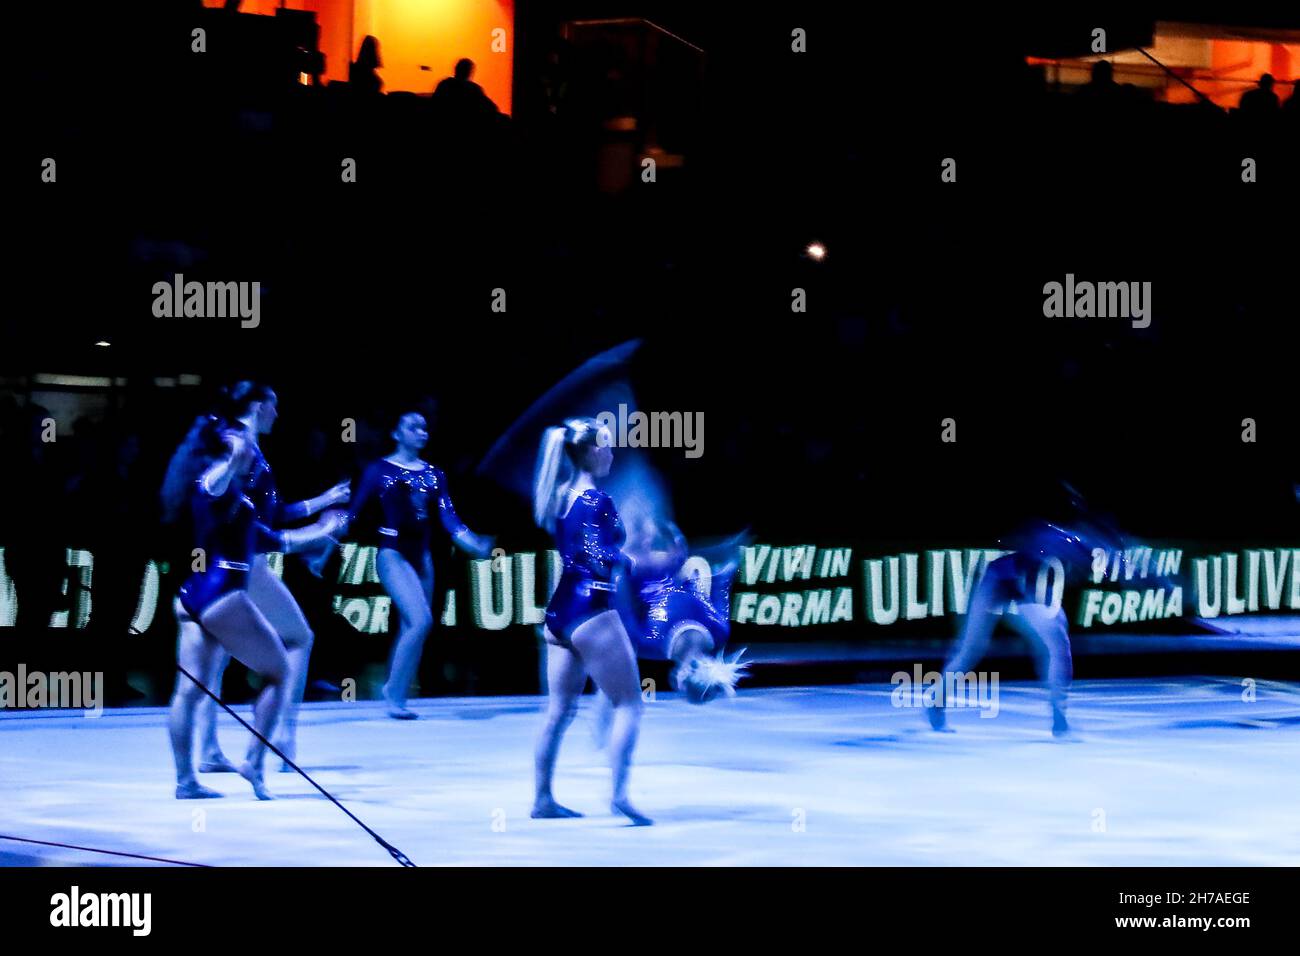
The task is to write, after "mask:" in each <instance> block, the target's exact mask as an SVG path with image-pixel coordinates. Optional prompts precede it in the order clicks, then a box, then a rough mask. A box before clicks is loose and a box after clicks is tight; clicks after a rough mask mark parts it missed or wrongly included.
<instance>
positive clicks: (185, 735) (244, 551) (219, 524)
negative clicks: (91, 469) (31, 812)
mask: <svg viewBox="0 0 1300 956" xmlns="http://www.w3.org/2000/svg"><path fill="white" fill-rule="evenodd" d="M253 461H254V452H253V446H252V443H251V442H249V441H248V439H247V436H246V435H245V433H244V431H243V429H242V428H239V427H232V425H231V423H228V422H226V421H224V420H222V419H220V418H218V417H217V416H203V417H201V418H199V419H198V421H196V422H195V424H194V426H193V427H192V428H191V429H190V432H189V434H188V435H187V436H186V438H185V441H184V442H183V443H182V444H181V446H180V448H178V449H177V451H176V453H175V454H174V455H173V456H172V460H171V463H170V465H169V466H168V469H167V477H166V480H165V481H164V484H163V495H162V497H163V507H164V517H165V518H168V519H170V520H174V519H175V518H176V517H177V516H178V515H179V514H180V513H181V512H182V511H184V510H188V511H189V513H190V514H191V516H192V518H193V522H194V533H195V542H196V545H197V546H196V547H195V549H194V551H193V553H192V558H193V563H192V565H191V569H192V572H193V573H192V574H191V575H190V577H189V578H188V579H187V580H186V581H185V583H184V584H183V585H182V586H181V589H180V594H179V603H180V604H181V606H182V608H183V617H184V618H186V619H187V620H185V621H182V622H181V623H182V626H181V629H180V636H179V639H178V641H177V657H178V662H179V664H180V665H181V667H183V668H184V669H185V670H186V671H188V672H189V673H190V674H192V675H194V676H195V677H197V678H198V679H199V680H200V681H203V682H204V683H205V684H207V683H208V682H210V681H212V680H213V679H214V677H215V676H216V672H217V669H218V666H219V665H220V663H221V660H222V652H223V650H224V651H225V652H228V653H229V654H230V655H231V656H233V657H236V658H238V659H239V660H240V661H242V662H243V663H244V664H245V665H247V666H248V668H249V669H250V670H252V671H254V672H255V673H257V674H258V675H260V677H261V679H262V689H261V691H260V692H259V693H258V696H257V701H256V703H255V704H254V707H253V725H254V727H255V728H256V729H257V731H258V733H259V734H260V735H261V737H262V738H268V739H269V738H270V736H271V734H272V733H274V731H275V727H276V724H277V722H278V721H279V719H280V716H281V712H282V710H283V707H284V704H285V701H286V699H287V698H286V693H287V687H286V685H287V683H288V680H289V676H290V670H289V660H288V657H287V655H286V652H285V648H284V644H283V643H282V642H281V640H280V638H279V636H278V635H277V634H276V632H275V630H274V628H273V627H272V626H271V625H270V624H269V623H268V622H267V620H266V618H265V616H263V615H262V613H261V612H260V611H259V610H258V608H257V605H256V604H255V603H254V602H253V599H252V598H251V596H250V595H249V592H248V588H249V569H250V567H251V566H252V562H253V560H254V558H255V556H256V555H257V554H258V553H259V552H260V551H270V550H276V551H284V552H293V551H301V550H304V549H308V548H312V547H315V546H317V545H319V543H320V542H321V541H322V540H323V539H325V538H327V537H331V536H332V535H333V534H334V532H336V531H337V530H339V528H341V527H342V523H343V522H342V519H341V518H339V517H337V516H330V517H328V518H325V519H322V520H321V521H318V522H316V524H314V525H311V526H309V527H306V528H300V529H295V530H292V531H284V532H279V533H277V532H273V531H271V530H270V529H269V528H267V527H266V525H264V524H263V523H262V522H260V521H259V520H258V517H257V512H256V506H255V505H254V503H253V501H252V499H250V498H249V497H248V495H247V490H248V486H247V479H248V476H249V473H250V470H251V468H252V464H253ZM189 620H192V621H194V622H197V624H198V625H199V626H198V627H197V628H195V627H189V626H187V622H188V621H189ZM201 696H203V691H202V689H201V688H200V687H198V686H197V685H196V684H195V683H194V682H193V681H191V680H190V679H189V678H188V677H186V676H185V675H184V674H179V673H178V675H177V679H176V689H175V692H174V693H173V695H172V702H171V712H170V715H169V719H168V728H169V731H170V734H171V742H172V753H173V756H174V757H175V760H176V797H177V799H182V800H183V799H196V798H205V797H219V796H221V794H220V793H218V792H217V791H215V790H211V789H209V788H207V787H204V786H202V785H201V784H200V783H199V782H198V780H197V778H196V777H195V775H194V764H193V758H192V751H193V738H194V721H195V709H196V706H197V704H198V701H199V699H200V697H201ZM265 756H266V745H265V744H263V743H262V740H261V739H260V738H258V737H254V738H253V739H252V741H251V742H250V744H249V748H248V753H247V758H246V760H245V762H244V764H243V766H241V767H240V768H239V773H240V775H241V776H243V777H244V779H246V780H247V781H248V782H249V783H250V784H251V785H252V787H253V792H254V794H255V795H256V796H257V797H258V799H261V800H269V799H271V795H270V794H269V793H268V792H267V790H266V787H265V784H264V782H263V777H262V765H263V762H264V759H265Z"/></svg>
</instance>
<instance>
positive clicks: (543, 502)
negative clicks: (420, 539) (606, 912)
mask: <svg viewBox="0 0 1300 956" xmlns="http://www.w3.org/2000/svg"><path fill="white" fill-rule="evenodd" d="M612 444H613V440H612V436H611V435H610V433H609V430H608V429H606V428H604V427H603V426H601V425H600V424H599V423H598V422H597V421H596V420H595V419H591V418H575V419H570V420H569V421H568V422H566V423H565V424H564V425H563V426H557V427H554V428H548V429H547V430H546V433H545V435H544V436H543V438H542V446H541V451H540V453H539V455H538V460H537V469H536V472H535V475H534V481H533V509H534V517H535V519H536V520H537V523H538V525H540V526H541V527H542V528H544V529H546V530H547V531H550V532H551V533H552V534H554V535H555V544H556V547H557V548H559V551H560V557H561V558H562V560H563V562H564V570H563V572H562V574H561V575H560V581H559V585H558V587H557V588H556V591H555V594H554V595H553V596H552V598H551V602H550V604H549V605H548V606H547V609H546V624H545V627H544V628H543V636H544V638H545V641H546V644H547V647H546V674H547V697H548V706H547V715H546V721H545V723H544V724H543V726H542V731H541V734H540V735H539V737H538V740H537V749H536V752H535V755H534V772H535V781H534V782H535V785H536V797H535V799H534V802H533V810H532V816H533V817H535V818H536V817H575V816H580V815H581V814H579V813H577V812H576V811H573V810H570V809H568V808H567V807H564V806H561V805H560V804H559V803H557V802H556V800H555V798H554V796H553V795H552V793H551V781H552V778H553V777H554V774H555V760H556V757H557V756H558V754H559V748H560V740H561V738H562V737H563V736H564V731H565V729H566V728H567V727H568V725H569V724H570V723H571V722H572V720H573V715H574V713H575V712H576V710H577V706H578V698H579V697H580V696H581V694H582V689H583V687H584V686H585V685H586V682H587V677H588V676H590V677H591V678H592V679H593V680H594V681H595V683H596V686H597V688H599V690H600V691H601V693H603V694H604V695H605V696H606V697H608V698H609V701H610V704H611V705H612V708H613V713H612V717H611V720H610V724H611V731H610V760H611V763H612V765H613V776H614V793H613V799H612V801H611V809H613V811H614V812H616V813H621V814H623V815H624V816H626V817H627V818H628V819H630V820H631V821H632V822H633V824H635V825H639V826H644V825H647V824H649V823H651V820H650V819H649V818H648V817H646V816H645V815H644V814H642V813H640V812H639V811H638V810H637V809H636V808H635V807H633V806H632V803H631V802H630V800H629V799H628V794H627V782H628V775H629V772H630V770H631V766H632V752H633V750H634V749H635V748H636V740H637V734H638V731H639V728H640V724H641V685H640V675H639V674H638V672H637V666H636V654H635V652H634V651H633V649H632V641H631V639H630V638H629V637H628V633H627V629H626V627H625V625H624V622H623V619H622V618H621V617H620V615H619V612H618V610H617V608H616V606H615V600H614V599H615V590H614V588H615V583H614V572H615V570H616V568H618V567H621V566H622V565H623V564H624V563H625V562H626V561H627V557H626V556H625V555H624V554H623V553H622V551H621V546H622V544H623V541H624V539H625V534H624V531H623V525H622V522H621V521H620V520H619V517H618V511H617V509H615V507H614V503H613V501H612V500H611V499H610V497H609V495H607V494H605V493H604V492H603V491H601V490H600V489H599V488H597V487H596V481H597V479H600V478H603V477H605V476H606V475H608V474H609V469H610V466H611V465H612V464H613V461H614V452H613V449H612V448H611V447H610V446H611V445H612Z"/></svg>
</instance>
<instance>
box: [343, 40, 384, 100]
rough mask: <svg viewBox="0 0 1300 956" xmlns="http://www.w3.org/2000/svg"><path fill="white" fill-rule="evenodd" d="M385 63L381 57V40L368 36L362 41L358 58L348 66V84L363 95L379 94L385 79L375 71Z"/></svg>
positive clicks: (354, 91) (355, 91)
mask: <svg viewBox="0 0 1300 956" xmlns="http://www.w3.org/2000/svg"><path fill="white" fill-rule="evenodd" d="M383 65H384V64H383V61H382V60H381V59H380V58H379V41H378V40H377V39H376V38H375V37H372V36H367V37H366V38H365V39H363V40H362V41H361V50H360V51H359V52H358V53H357V58H356V60H355V61H353V63H352V65H351V66H350V67H348V86H350V87H351V88H352V92H353V93H357V94H359V95H362V96H377V95H378V94H379V93H380V92H382V90H383V87H384V81H383V80H381V79H380V78H379V74H378V73H377V72H375V71H376V70H378V69H379V68H380V67H382V66H383Z"/></svg>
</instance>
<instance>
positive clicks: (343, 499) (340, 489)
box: [322, 481, 352, 508]
mask: <svg viewBox="0 0 1300 956" xmlns="http://www.w3.org/2000/svg"><path fill="white" fill-rule="evenodd" d="M322 497H323V498H324V499H325V507H326V508H328V507H330V506H331V505H342V504H346V503H347V501H348V499H349V498H351V497H352V483H351V482H350V481H340V482H339V483H338V484H337V485H335V486H334V487H333V488H331V489H330V490H329V491H327V492H325V494H324V495H322Z"/></svg>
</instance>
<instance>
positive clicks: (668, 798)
mask: <svg viewBox="0 0 1300 956" xmlns="http://www.w3.org/2000/svg"><path fill="white" fill-rule="evenodd" d="M890 691H891V688H890V686H889V685H865V686H853V687H814V688H794V689H769V690H751V691H742V692H741V694H740V696H739V697H738V698H737V699H735V700H733V701H723V702H719V703H713V704H709V705H707V706H705V707H703V708H697V707H692V706H690V705H689V704H687V703H685V702H684V701H681V700H677V699H674V698H672V697H671V696H670V695H661V697H660V698H659V699H658V700H656V701H653V702H651V703H649V704H647V705H646V713H645V720H644V723H643V726H642V735H641V743H640V747H639V750H638V760H637V766H636V769H635V771H634V774H633V784H632V795H633V798H634V800H635V801H636V802H637V803H638V805H639V806H640V808H641V809H642V810H643V811H644V812H645V813H647V814H649V815H650V816H652V817H654V818H655V820H656V825H655V826H653V827H646V828H633V827H628V826H625V825H624V822H623V820H622V819H621V818H615V817H613V816H611V815H610V814H609V812H608V808H607V807H608V787H609V774H608V771H607V769H606V766H605V763H604V760H603V758H602V756H601V754H600V753H599V752H597V751H596V749H595V747H594V744H593V741H592V733H591V727H592V721H591V716H590V714H591V707H590V705H591V702H592V699H591V698H590V697H587V698H584V702H583V712H582V714H581V715H580V716H579V718H578V720H577V721H575V723H574V724H573V726H572V728H571V729H570V731H569V735H568V737H567V738H566V741H565V746H564V749H563V751H562V752H561V756H560V766H559V771H558V774H557V780H556V796H557V798H558V799H559V800H560V801H561V802H563V803H566V804H568V805H569V806H571V807H573V808H575V809H577V810H581V811H583V812H584V813H586V814H587V816H586V817H584V818H583V819H580V820H531V819H529V817H528V810H529V807H530V803H531V798H532V746H533V740H534V735H535V733H536V730H537V727H538V723H539V719H540V706H541V700H540V699H539V698H522V697H510V698H477V699H437V700H422V701H418V702H416V703H415V705H414V706H415V709H416V710H417V711H418V712H419V713H420V715H421V718H422V719H421V720H418V721H409V722H398V721H393V720H389V719H387V718H386V717H384V715H383V712H382V710H381V709H380V708H379V706H378V705H376V704H371V703H355V704H344V703H338V704H315V705H309V706H308V707H306V708H305V709H304V711H303V714H302V720H301V728H300V743H299V748H300V754H301V758H302V763H303V765H304V767H305V768H306V769H307V770H308V771H309V772H311V773H312V774H313V775H314V776H315V777H316V778H317V779H318V780H319V782H320V783H321V784H322V785H323V786H325V787H326V788H327V789H329V790H330V791H331V792H332V793H334V795H335V796H336V797H337V798H338V799H339V800H341V801H342V802H343V803H344V804H345V805H346V806H347V807H348V808H349V809H351V810H352V811H353V812H354V813H356V814H357V816H359V817H360V818H361V819H362V820H364V821H365V822H366V823H367V824H368V825H369V826H371V827H372V828H374V829H375V830H376V831H377V832H379V833H380V834H381V835H382V836H384V837H385V838H386V839H387V840H389V841H390V842H391V843H393V844H395V845H396V846H398V847H399V848H401V849H402V850H403V851H405V852H406V853H407V854H408V855H409V856H410V857H411V858H412V859H413V860H414V861H415V862H416V863H417V864H419V865H422V866H436V865H511V866H519V865H535V864H540V865H597V866H602V865H616V866H622V865H649V866H655V865H697V864H704V865H742V866H744V865H903V866H915V865H936V864H937V865H944V864H953V865H961V866H982V865H1016V864H1027V865H1064V864H1079V865H1086V866H1119V865H1173V866H1179V865H1248V866H1249V865H1284V864H1286V865H1294V864H1295V863H1297V862H1298V861H1300V813H1297V812H1296V806H1297V803H1296V801H1297V799H1298V797H1300V746H1297V744H1298V743H1300V686H1297V685H1292V684H1278V683H1267V682H1261V683H1260V684H1259V685H1258V687H1257V688H1256V694H1257V699H1256V700H1255V701H1254V702H1245V701H1243V700H1242V686H1241V684H1240V683H1239V682H1236V681H1231V680H1222V679H1197V678H1190V679H1189V678H1179V679H1170V680H1163V681H1150V680H1141V681H1138V680H1121V681H1087V682H1079V683H1077V684H1076V685H1075V689H1074V695H1073V698H1072V703H1071V711H1070V714H1071V718H1072V720H1073V722H1074V724H1075V727H1076V736H1077V739H1076V740H1075V741H1073V742H1058V741H1054V740H1053V739H1052V737H1051V736H1050V734H1049V733H1048V731H1047V725H1048V721H1047V712H1046V711H1047V705H1046V701H1045V698H1044V695H1043V692H1042V691H1041V690H1040V689H1038V688H1036V687H1033V686H1028V685H1019V684H1017V685H1009V684H1004V685H1003V686H1002V688H1001V701H1000V703H1001V710H1000V713H999V714H998V716H997V717H996V718H994V719H985V718H981V717H979V716H978V712H976V711H973V710H966V711H953V712H952V726H953V727H955V728H956V732H955V733H952V734H935V733H932V732H931V731H930V730H929V728H928V725H927V724H926V722H925V718H924V714H923V713H922V712H921V711H920V710H918V709H899V708H895V707H893V706H891V703H890ZM246 710H247V708H244V709H242V710H241V713H243V712H246ZM222 719H223V724H222V740H223V744H224V746H225V749H226V752H227V753H228V754H229V755H230V756H232V757H235V756H236V755H237V754H239V753H240V752H241V751H242V748H243V744H244V740H245V735H244V732H243V731H242V730H241V729H240V728H239V727H238V725H237V724H235V723H234V721H233V720H231V719H230V718H229V716H227V715H223V717H222ZM164 720H165V711H163V710H161V709H157V708H136V709H123V710H116V711H108V712H105V714H104V716H103V717H102V718H100V719H98V720H87V719H85V718H83V717H81V716H79V715H72V714H71V713H70V712H45V713H33V712H9V713H5V714H3V716H0V834H4V835H6V836H10V837H22V838H26V839H29V840H42V841H47V842H55V843H66V844H77V845H80V846H84V847H94V848H98V849H101V850H115V851H118V852H122V853H135V854H144V855H148V856H154V857H162V858H167V859H172V860H181V861H189V862H193V863H205V864H213V865H219V866H299V865H347V866H353V865H355V866H393V865H395V864H394V863H393V862H392V860H391V858H390V857H389V856H388V854H387V853H386V852H385V851H384V850H382V849H381V848H380V847H379V846H378V845H377V844H376V843H375V842H374V841H372V840H371V839H370V837H369V836H367V835H366V834H365V833H364V832H363V831H362V830H361V829H360V828H359V827H358V826H356V824H354V823H353V822H352V821H350V820H349V819H347V817H346V816H344V814H343V813H341V812H340V811H339V810H338V808H337V807H335V806H333V805H332V804H330V803H329V802H328V801H327V800H325V799H324V798H323V797H321V796H320V795H319V794H318V793H317V792H316V791H314V790H313V789H312V788H311V787H310V785H309V784H308V783H307V782H306V781H305V780H303V779H302V778H301V777H298V776H297V775H296V774H279V773H269V774H268V779H269V783H270V785H271V787H272V789H273V790H274V791H275V792H276V793H277V795H278V799H277V800H275V801H273V802H269V803H259V802H257V801H256V800H254V799H253V798H252V795H251V793H250V791H249V789H248V787H247V786H246V784H245V783H244V781H243V780H241V779H240V778H238V777H235V776H229V775H209V776H205V777H203V778H202V779H203V780H204V781H205V782H206V783H207V784H208V785H210V786H213V787H215V788H216V789H218V790H221V791H222V792H224V793H225V794H226V795H227V796H226V798H225V799H221V800H206V801H177V800H175V799H173V796H172V789H173V785H174V781H173V776H172V768H171V754H170V750H169V747H168V744H167V734H166V729H165V724H164ZM277 763H278V761H277ZM268 766H270V765H269V764H268ZM200 812H201V813H202V814H203V816H202V817H201V818H200V817H196V813H200ZM134 862H136V861H132V860H129V859H125V858H120V857H113V856H108V855H104V854H98V853H91V852H85V851H82V850H69V849H61V848H54V847H46V846H38V845H34V844H31V843H23V842H16V841H13V840H8V839H0V863H4V864H8V865H49V864H54V865H61V864H76V865H84V864H95V865H120V864H132V863H134Z"/></svg>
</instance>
